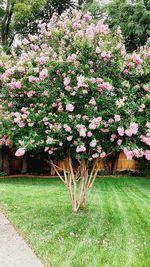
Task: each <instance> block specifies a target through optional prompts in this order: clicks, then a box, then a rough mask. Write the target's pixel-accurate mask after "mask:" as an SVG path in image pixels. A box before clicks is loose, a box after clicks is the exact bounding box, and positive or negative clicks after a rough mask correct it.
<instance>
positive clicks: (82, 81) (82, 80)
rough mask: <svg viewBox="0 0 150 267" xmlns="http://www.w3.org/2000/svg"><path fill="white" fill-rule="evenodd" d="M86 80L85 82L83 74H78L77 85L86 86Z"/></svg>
mask: <svg viewBox="0 0 150 267" xmlns="http://www.w3.org/2000/svg"><path fill="white" fill-rule="evenodd" d="M84 82H85V78H84V77H83V76H82V75H80V76H77V86H78V88H80V87H84V86H85V83H84Z"/></svg>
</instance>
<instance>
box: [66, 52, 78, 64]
mask: <svg viewBox="0 0 150 267" xmlns="http://www.w3.org/2000/svg"><path fill="white" fill-rule="evenodd" d="M76 58H77V56H76V55H75V54H72V55H70V56H68V57H67V61H68V62H71V63H74V62H75V61H76Z"/></svg>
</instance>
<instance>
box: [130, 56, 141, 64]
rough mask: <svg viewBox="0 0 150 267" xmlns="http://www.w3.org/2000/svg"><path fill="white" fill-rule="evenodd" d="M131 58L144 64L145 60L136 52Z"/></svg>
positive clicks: (136, 62)
mask: <svg viewBox="0 0 150 267" xmlns="http://www.w3.org/2000/svg"><path fill="white" fill-rule="evenodd" d="M131 59H132V60H133V62H134V63H135V64H142V62H143V60H142V59H141V58H140V57H139V56H138V55H136V54H133V55H132V57H131Z"/></svg>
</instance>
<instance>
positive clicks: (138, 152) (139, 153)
mask: <svg viewBox="0 0 150 267" xmlns="http://www.w3.org/2000/svg"><path fill="white" fill-rule="evenodd" d="M132 152H133V153H134V156H135V157H136V158H140V157H143V155H144V152H143V151H142V149H133V151H132Z"/></svg>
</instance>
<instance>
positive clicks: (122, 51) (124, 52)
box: [121, 47, 127, 56]
mask: <svg viewBox="0 0 150 267" xmlns="http://www.w3.org/2000/svg"><path fill="white" fill-rule="evenodd" d="M126 54H127V53H126V49H125V47H122V48H121V55H122V56H126Z"/></svg>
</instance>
